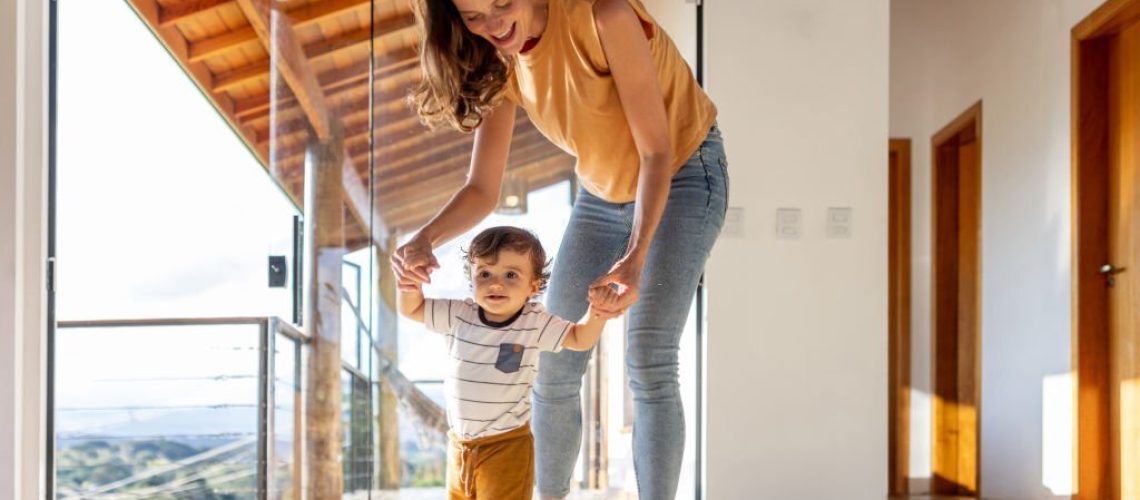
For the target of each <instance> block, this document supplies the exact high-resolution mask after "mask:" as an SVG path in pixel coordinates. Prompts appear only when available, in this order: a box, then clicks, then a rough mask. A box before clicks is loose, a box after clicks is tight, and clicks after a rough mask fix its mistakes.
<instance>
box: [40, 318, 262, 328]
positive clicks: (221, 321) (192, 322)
mask: <svg viewBox="0 0 1140 500" xmlns="http://www.w3.org/2000/svg"><path fill="white" fill-rule="evenodd" d="M274 318H276V316H234V317H219V318H141V319H93V320H73V321H60V322H59V323H57V324H56V327H57V328H119V327H132V326H197V325H268V324H269V321H270V320H272V319H274Z"/></svg>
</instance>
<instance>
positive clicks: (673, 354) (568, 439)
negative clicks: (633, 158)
mask: <svg viewBox="0 0 1140 500" xmlns="http://www.w3.org/2000/svg"><path fill="white" fill-rule="evenodd" d="M726 167H727V161H726V159H725V154H724V142H723V140H722V139H721V135H720V131H719V130H718V129H717V128H716V126H715V125H714V126H713V128H712V129H711V130H710V131H709V134H708V136H707V137H706V138H705V141H704V143H702V144H701V146H700V147H699V148H698V149H697V151H696V152H695V153H693V155H692V156H691V157H690V158H689V159H688V161H686V162H685V165H684V166H682V167H681V169H680V170H679V171H678V172H677V173H676V175H674V176H673V180H672V184H671V187H670V190H669V201H668V202H667V203H666V206H665V213H664V215H663V216H662V218H661V222H660V224H659V225H658V226H657V233H656V235H655V236H654V238H653V242H652V244H651V246H650V250H649V254H648V256H647V259H646V262H645V268H644V270H643V272H642V275H641V290H640V295H641V298H640V300H639V301H638V302H637V303H635V304H634V305H633V307H631V308H630V309H629V311H628V314H629V318H628V319H629V324H628V326H629V328H628V331H627V339H626V353H625V362H626V367H627V369H628V370H629V383H630V389H631V390H632V392H633V399H634V425H633V457H634V459H633V463H634V469H635V472H636V474H637V487H638V493H639V497H640V498H641V499H642V500H673V498H674V497H675V496H676V493H677V482H678V479H679V476H680V471H681V459H682V457H683V455H684V443H685V417H684V412H683V410H682V408H681V394H680V390H679V388H678V375H677V352H678V350H679V349H680V345H679V344H680V337H681V330H682V329H683V328H684V326H685V320H686V318H687V316H688V313H689V305H690V304H691V302H692V300H693V294H694V292H695V291H696V289H697V283H698V281H699V280H700V278H701V275H702V274H703V272H704V266H705V260H706V259H707V258H708V255H709V251H710V250H711V249H712V246H713V243H714V242H715V241H716V238H717V235H718V234H720V228H721V226H722V225H723V224H724V213H725V210H726V208H727V205H728V172H727V169H726ZM635 211H636V207H635V206H634V204H633V203H624V204H615V203H608V202H606V201H604V200H602V199H601V198H598V197H596V196H594V195H591V194H590V193H588V192H586V191H584V190H583V191H581V192H580V193H579V195H578V199H577V201H576V202H575V203H574V208H573V210H572V212H571V216H570V223H569V225H568V226H567V227H566V233H565V235H564V236H563V239H562V246H561V248H559V250H558V256H557V258H556V260H555V263H554V269H553V274H552V277H551V281H550V288H549V292H548V293H549V295H548V297H547V308H548V309H549V310H550V311H551V312H552V313H554V314H557V315H558V316H561V317H563V318H567V319H571V320H577V319H579V318H581V317H582V316H583V315H584V314H585V313H586V309H587V308H588V306H589V303H588V302H587V298H586V292H587V287H588V286H589V285H590V283H591V282H593V281H594V280H595V279H597V278H598V277H600V276H601V275H603V274H605V273H606V272H607V271H609V269H610V266H612V265H613V263H614V262H616V261H617V259H618V258H620V257H621V256H622V255H623V254H624V252H625V249H626V244H627V242H628V241H629V236H630V231H631V229H632V225H633V217H634V213H635ZM589 355H590V353H589V352H575V351H570V350H563V351H562V352H559V353H549V352H544V353H542V355H541V358H540V361H539V365H538V380H537V382H536V383H535V386H534V419H533V424H532V428H533V430H534V436H535V457H536V466H537V467H536V472H537V481H538V489H539V492H540V493H541V494H542V495H543V496H548V497H564V496H566V495H567V494H568V493H569V492H570V478H571V474H572V473H573V470H574V465H575V463H576V462H577V456H578V450H579V448H580V446H581V440H582V411H581V402H580V398H579V393H580V391H581V387H582V375H583V374H585V372H586V365H587V362H588V360H589Z"/></svg>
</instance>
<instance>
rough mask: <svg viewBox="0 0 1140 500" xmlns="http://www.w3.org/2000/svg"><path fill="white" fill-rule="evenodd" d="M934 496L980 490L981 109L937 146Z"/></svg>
mask: <svg viewBox="0 0 1140 500" xmlns="http://www.w3.org/2000/svg"><path fill="white" fill-rule="evenodd" d="M932 147H933V162H932V164H933V169H934V172H933V173H932V174H933V175H932V178H933V179H934V186H933V187H934V193H933V198H932V199H933V214H934V217H933V238H934V241H933V254H934V262H933V269H932V270H933V277H932V286H933V291H932V297H933V301H932V304H931V306H932V307H931V310H932V320H933V328H932V332H933V349H932V356H933V363H932V366H933V377H932V382H933V384H932V385H933V389H934V398H933V412H932V417H933V421H932V433H933V436H932V437H933V444H932V453H933V456H932V463H931V465H932V468H933V472H934V477H933V481H932V484H931V488H932V492H933V493H936V494H945V495H963V496H976V495H977V494H978V491H979V481H978V479H979V473H978V471H979V459H978V452H979V450H980V446H979V434H978V425H979V415H980V410H981V387H980V380H979V377H980V368H981V367H980V364H979V360H980V355H979V351H980V348H981V253H980V252H981V247H980V239H981V104H980V103H978V104H977V105H975V106H973V107H971V108H970V109H969V110H967V111H966V112H964V113H963V114H962V115H960V116H959V117H958V118H956V119H955V120H954V121H952V122H951V123H950V124H949V125H947V126H946V127H945V128H943V129H942V131H940V132H939V133H938V134H935V136H934V139H933V141H932Z"/></svg>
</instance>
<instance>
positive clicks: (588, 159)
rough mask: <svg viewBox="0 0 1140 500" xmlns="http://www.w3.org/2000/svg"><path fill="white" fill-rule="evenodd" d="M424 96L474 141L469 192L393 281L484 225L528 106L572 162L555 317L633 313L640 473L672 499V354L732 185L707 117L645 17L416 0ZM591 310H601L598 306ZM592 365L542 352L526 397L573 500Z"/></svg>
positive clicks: (516, 1)
mask: <svg viewBox="0 0 1140 500" xmlns="http://www.w3.org/2000/svg"><path fill="white" fill-rule="evenodd" d="M416 14H417V21H418V22H419V23H420V26H421V28H422V29H423V32H424V43H423V45H422V47H421V53H420V62H421V66H422V68H423V72H424V79H423V82H422V83H421V85H420V86H419V87H418V88H417V89H415V91H414V92H413V94H412V101H413V103H414V104H415V105H416V107H417V109H418V111H419V113H420V115H421V116H422V117H423V118H424V119H425V121H426V122H427V123H429V124H430V125H433V126H438V125H449V126H451V127H454V128H456V129H459V130H462V131H464V132H471V131H474V132H475V141H474V151H473V156H472V160H471V167H470V175H469V176H468V181H467V183H466V184H465V185H464V186H463V187H462V188H461V189H460V190H459V192H458V193H456V194H455V196H454V197H453V198H452V199H451V200H450V202H448V204H447V205H446V206H445V207H444V208H443V209H442V210H441V211H440V212H439V214H437V215H436V217H435V218H434V219H432V220H431V222H429V223H428V224H427V225H425V226H424V227H423V228H422V229H420V231H419V232H417V233H416V235H414V236H413V237H412V239H411V240H410V241H409V242H408V243H407V244H405V245H403V246H401V247H400V248H398V249H397V250H396V252H395V253H394V255H393V257H392V264H393V268H394V269H395V270H396V273H397V274H399V276H400V277H401V278H404V279H410V280H413V281H416V282H421V283H427V282H430V273H431V271H432V270H433V269H435V268H437V267H438V266H439V264H438V262H437V261H436V259H435V257H434V256H433V255H432V249H433V248H435V247H438V246H439V245H441V244H443V243H445V242H447V241H449V240H451V239H452V238H455V237H457V236H459V235H461V234H463V233H464V232H466V231H467V230H468V229H470V228H472V227H474V226H475V225H476V224H477V223H478V222H479V221H481V220H482V219H483V218H484V217H486V216H487V215H488V214H490V213H491V211H492V210H493V209H494V208H495V205H496V203H497V201H498V197H499V196H498V195H499V189H500V184H501V182H502V178H503V172H504V170H505V168H506V164H507V152H508V150H509V149H510V142H511V134H512V131H513V129H514V121H515V112H516V110H517V107H518V106H522V107H523V108H524V109H525V110H526V112H527V114H528V116H529V117H530V119H531V121H532V122H534V124H535V125H536V126H537V127H538V128H539V130H540V131H541V132H542V133H543V134H544V135H545V136H546V137H547V138H549V139H550V140H551V141H552V142H553V143H555V144H557V145H558V146H560V147H561V148H562V149H564V150H566V151H567V152H570V153H571V154H573V155H574V156H575V157H577V160H578V162H577V165H576V167H575V171H576V173H577V175H578V177H579V180H580V183H581V185H582V191H581V193H580V195H579V197H578V199H577V202H576V203H575V205H574V208H573V210H572V214H571V219H570V222H569V224H568V225H567V228H566V233H565V235H564V237H563V240H562V246H561V248H560V249H559V250H558V254H557V260H556V262H555V264H554V269H553V276H552V278H551V282H550V288H549V296H548V299H547V305H548V309H549V310H550V312H552V313H553V314H556V315H558V316H561V317H564V318H580V317H582V315H583V314H584V313H585V312H586V309H587V307H588V306H589V304H588V298H587V292H588V290H589V289H590V288H591V287H595V286H612V287H615V288H616V289H617V290H618V291H619V292H620V300H619V301H618V302H617V305H616V306H612V307H611V308H610V310H609V311H608V312H611V313H619V312H624V311H626V309H628V313H629V323H628V338H627V342H626V345H627V346H628V348H627V352H626V365H627V367H628V370H629V378H630V387H631V389H632V391H633V395H634V404H635V420H634V436H633V448H634V449H633V451H634V467H635V469H636V475H637V483H638V491H639V494H640V498H642V499H650V500H656V499H672V498H674V497H675V495H676V490H677V481H678V476H679V474H680V468H681V459H682V455H683V447H684V413H683V410H682V407H681V398H680V392H679V390H678V375H677V352H678V349H679V338H680V335H681V330H682V328H683V326H684V324H685V319H686V315H687V314H688V311H689V304H690V302H691V301H692V297H693V293H694V291H695V290H696V287H697V282H698V280H699V279H700V276H701V274H702V272H703V268H704V263H705V260H706V259H707V258H708V254H709V251H710V249H711V248H712V245H713V242H714V241H715V240H716V237H717V235H718V234H719V232H720V227H721V225H722V224H723V222H724V211H725V208H726V206H727V196H728V175H727V172H726V160H725V155H724V146H723V142H722V140H721V136H720V132H719V130H717V128H716V125H715V119H716V108H715V106H714V105H713V104H712V102H711V101H710V100H709V98H708V96H707V95H705V93H704V91H703V90H702V89H701V88H700V86H699V85H698V84H697V82H696V81H695V80H694V78H693V76H692V72H691V70H690V69H689V68H688V66H687V65H686V64H685V62H684V60H683V59H682V57H681V55H680V53H679V52H678V51H677V49H676V47H675V46H674V45H673V42H672V41H671V40H670V39H669V37H668V35H666V34H665V32H664V31H662V30H661V29H660V27H659V26H658V25H657V24H656V22H655V21H654V20H653V18H652V17H650V16H649V14H648V13H647V12H646V11H645V9H644V7H643V6H642V5H641V3H640V0H418V5H417V12H416ZM594 306H595V307H598V308H600V307H599V306H601V304H594ZM588 357H589V353H587V352H583V353H574V352H561V353H557V354H555V353H543V355H542V358H541V361H540V362H539V374H538V381H537V383H536V385H535V388H534V389H535V390H534V418H533V425H534V435H535V452H536V461H537V465H536V467H537V471H536V472H537V482H538V487H539V491H540V493H541V494H542V496H543V498H562V497H565V496H566V494H567V493H568V492H569V487H570V478H571V475H572V472H573V468H574V464H575V462H576V457H577V453H578V449H579V447H580V443H581V433H582V421H581V420H582V418H581V411H580V401H579V392H580V389H581V383H582V375H583V374H584V373H585V370H586V365H587V361H588Z"/></svg>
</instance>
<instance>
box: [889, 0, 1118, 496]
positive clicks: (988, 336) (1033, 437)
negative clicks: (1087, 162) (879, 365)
mask: <svg viewBox="0 0 1140 500" xmlns="http://www.w3.org/2000/svg"><path fill="white" fill-rule="evenodd" d="M1099 3H1100V1H1098V0H1050V1H1041V0H1002V1H1000V2H995V1H992V0H955V1H953V2H946V1H938V0H893V1H892V2H891V62H890V64H891V95H890V131H891V136H892V137H909V138H911V139H913V150H912V161H913V166H912V176H911V178H912V180H913V185H912V200H913V206H912V210H913V212H912V224H913V226H912V238H913V241H912V248H913V271H912V275H913V286H912V289H913V296H912V302H911V304H912V307H913V310H912V320H913V323H912V325H911V332H912V333H911V334H912V339H913V341H912V345H913V358H912V367H913V370H914V372H913V374H912V381H913V387H914V391H915V393H914V397H912V399H911V400H912V402H913V406H912V415H913V419H912V422H913V423H914V425H913V426H912V429H911V440H910V442H911V454H912V461H911V465H912V471H911V472H912V475H914V476H918V477H929V475H930V460H929V457H930V426H929V422H930V406H929V404H930V399H929V391H930V310H929V303H930V217H931V212H930V190H931V187H930V182H931V181H930V138H931V136H932V135H933V134H934V133H935V132H937V131H938V130H939V129H941V128H942V127H943V126H944V125H946V124H947V123H948V122H949V121H950V120H952V119H953V118H954V117H955V116H957V115H958V114H959V113H961V112H962V111H964V110H965V109H966V108H968V107H969V106H970V105H971V104H973V103H974V102H976V101H977V100H979V99H981V100H982V101H983V104H982V106H983V110H982V115H983V116H982V134H983V144H982V149H983V151H982V211H983V215H982V249H981V252H982V270H983V272H982V301H983V305H982V347H981V358H982V405H981V412H982V421H981V432H982V435H981V445H982V450H981V464H982V476H981V482H982V493H983V494H984V495H985V496H986V497H987V498H1011V499H1012V498H1016V499H1030V498H1050V497H1051V495H1052V493H1062V494H1063V493H1067V491H1066V490H1067V489H1068V488H1067V487H1066V486H1067V484H1068V482H1069V480H1070V479H1071V477H1070V476H1069V473H1070V471H1071V469H1070V468H1068V467H1071V462H1070V460H1071V448H1070V443H1071V441H1070V439H1071V437H1070V430H1069V428H1068V427H1066V426H1065V425H1064V420H1065V419H1064V418H1062V417H1064V413H1065V412H1063V411H1061V412H1053V413H1051V414H1049V415H1048V416H1047V415H1045V414H1044V412H1043V408H1044V407H1046V406H1049V407H1053V408H1071V401H1072V400H1071V393H1070V392H1069V390H1068V389H1066V388H1065V386H1064V384H1061V385H1060V386H1056V387H1057V388H1056V389H1054V390H1051V392H1050V393H1049V395H1048V396H1047V397H1046V396H1044V395H1043V392H1044V390H1045V389H1044V387H1045V386H1046V384H1047V378H1048V377H1053V376H1057V377H1061V378H1062V379H1063V377H1065V376H1066V375H1067V374H1068V372H1069V369H1070V358H1069V356H1070V349H1069V348H1070V325H1069V322H1070V303H1069V300H1070V280H1069V267H1070V266H1069V258H1070V253H1069V167H1070V159H1069V140H1070V137H1069V136H1070V128H1069V127H1070V121H1069V115H1070V114H1069V86H1070V83H1069V76H1070V70H1069V65H1070V45H1069V44H1070V34H1069V33H1070V30H1071V29H1072V27H1073V26H1074V25H1075V24H1076V23H1078V22H1079V21H1080V20H1081V19H1082V18H1084V16H1086V15H1087V14H1088V13H1089V12H1091V11H1092V9H1093V8H1095V6H1096V5H1098V4H1099ZM1048 380H1054V379H1048ZM1070 414H1071V413H1070ZM1049 418H1056V419H1058V420H1060V421H1061V424H1062V425H1059V426H1051V425H1050V426H1049V427H1046V426H1045V425H1043V420H1046V419H1049ZM1046 449H1049V450H1051V451H1050V452H1049V453H1045V452H1044V450H1046ZM1053 450H1055V451H1053ZM1046 472H1048V473H1046ZM1046 485H1050V486H1052V487H1053V488H1054V490H1053V491H1051V490H1050V489H1048V488H1046Z"/></svg>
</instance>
